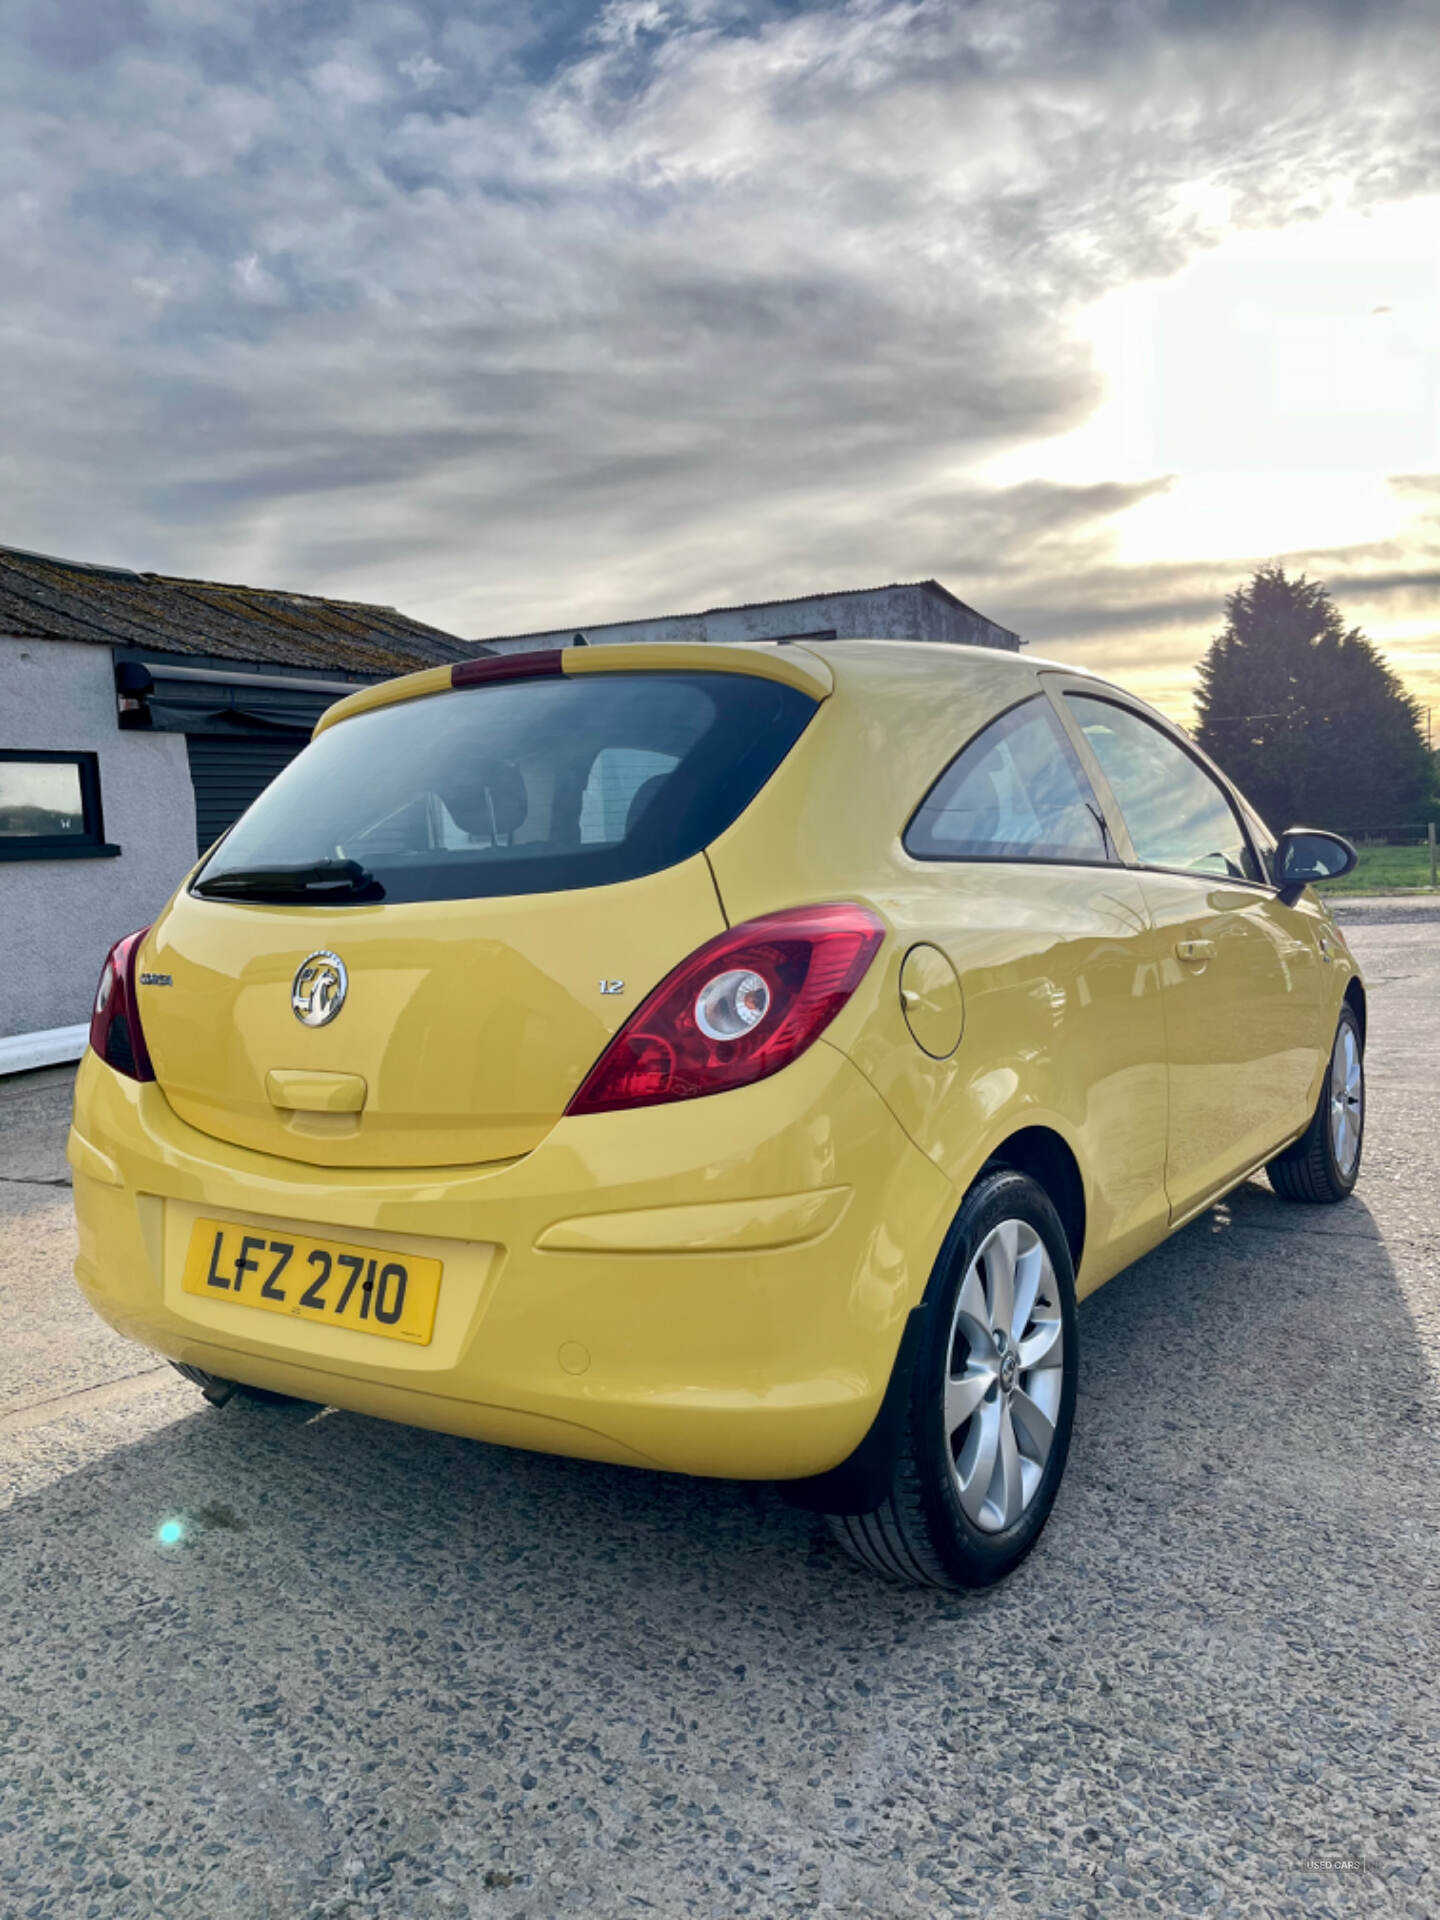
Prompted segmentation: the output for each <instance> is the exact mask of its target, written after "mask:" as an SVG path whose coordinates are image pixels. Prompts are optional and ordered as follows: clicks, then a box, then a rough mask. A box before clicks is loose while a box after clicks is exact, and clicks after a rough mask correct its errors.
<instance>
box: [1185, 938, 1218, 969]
mask: <svg viewBox="0 0 1440 1920" xmlns="http://www.w3.org/2000/svg"><path fill="white" fill-rule="evenodd" d="M1175 951H1176V953H1177V954H1178V955H1179V956H1180V958H1181V959H1182V960H1185V961H1188V962H1189V964H1190V965H1191V966H1192V967H1203V966H1204V964H1205V962H1206V961H1207V960H1213V959H1214V958H1215V942H1214V941H1213V940H1177V941H1176V942H1175Z"/></svg>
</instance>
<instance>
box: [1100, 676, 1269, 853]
mask: <svg viewBox="0 0 1440 1920" xmlns="http://www.w3.org/2000/svg"><path fill="white" fill-rule="evenodd" d="M1065 698H1066V699H1067V700H1068V701H1069V703H1070V710H1071V712H1072V713H1073V714H1074V716H1075V719H1076V720H1077V722H1078V723H1079V725H1080V729H1081V731H1082V732H1083V733H1084V735H1085V738H1086V739H1087V740H1088V741H1089V743H1090V746H1091V750H1092V751H1093V752H1094V755H1095V758H1096V759H1097V760H1098V761H1099V762H1100V770H1101V772H1102V773H1103V774H1104V775H1105V778H1106V779H1107V780H1108V781H1109V782H1110V786H1111V790H1112V791H1113V793H1114V795H1115V799H1116V801H1117V803H1118V804H1119V807H1120V811H1121V813H1122V814H1123V815H1124V816H1125V824H1126V826H1127V827H1128V828H1129V829H1130V838H1131V840H1133V841H1134V843H1135V851H1136V853H1137V854H1138V855H1139V857H1140V859H1141V860H1142V861H1143V862H1144V864H1145V865H1146V866H1147V867H1172V868H1178V869H1179V870H1180V871H1182V872H1188V873H1213V874H1223V875H1226V876H1228V877H1229V878H1230V879H1233V880H1258V879H1260V878H1261V874H1260V869H1259V868H1258V866H1257V865H1256V863H1255V856H1254V854H1253V853H1252V852H1251V851H1250V844H1249V842H1248V840H1247V839H1246V837H1245V832H1244V829H1243V828H1242V827H1241V825H1240V821H1239V819H1238V817H1237V816H1236V813H1235V809H1234V808H1233V807H1232V806H1231V804H1230V801H1229V799H1228V797H1227V796H1226V794H1225V793H1224V791H1223V790H1222V789H1221V788H1220V787H1218V786H1217V785H1216V784H1215V782H1214V780H1212V779H1211V777H1210V775H1209V774H1208V773H1206V771H1205V769H1204V768H1203V767H1202V766H1201V765H1200V764H1199V762H1198V761H1196V760H1192V759H1191V758H1190V756H1189V754H1188V753H1186V751H1185V749H1184V748H1183V747H1182V746H1180V745H1179V744H1178V743H1177V742H1176V741H1174V740H1172V739H1171V738H1170V736H1169V735H1168V734H1166V733H1162V732H1161V731H1160V729H1159V728H1158V727H1155V726H1152V725H1151V724H1150V722H1149V721H1148V720H1144V719H1142V718H1141V717H1140V715H1139V714H1138V713H1132V712H1131V711H1130V710H1129V708H1127V707H1119V706H1116V705H1115V704H1114V703H1113V702H1112V701H1109V700H1096V699H1093V698H1091V697H1090V696H1089V695H1087V694H1080V693H1070V694H1066V696H1065Z"/></svg>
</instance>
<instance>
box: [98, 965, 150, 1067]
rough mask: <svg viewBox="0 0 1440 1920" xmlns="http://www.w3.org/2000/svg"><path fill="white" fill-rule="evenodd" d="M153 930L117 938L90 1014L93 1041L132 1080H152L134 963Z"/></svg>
mask: <svg viewBox="0 0 1440 1920" xmlns="http://www.w3.org/2000/svg"><path fill="white" fill-rule="evenodd" d="M149 931H150V929H149V928H148V927H142V928H141V929H140V931H139V932H138V933H127V934H126V936H125V938H124V939H123V940H117V941H116V942H115V944H114V946H113V947H112V948H111V949H110V951H109V953H107V954H106V956H105V964H104V966H103V967H102V968H101V969H100V985H99V986H98V988H97V989H96V991H95V1010H94V1012H93V1013H92V1014H91V1015H90V1044H91V1046H92V1047H93V1048H94V1049H95V1051H96V1053H98V1054H99V1056H100V1058H101V1059H102V1060H103V1061H104V1062H105V1064H106V1065H107V1066H110V1067H114V1069H115V1071H116V1072H117V1073H123V1074H127V1075H128V1076H129V1077H130V1079H132V1080H153V1079H154V1078H155V1069H154V1068H153V1067H152V1066H151V1064H150V1050H149V1048H148V1047H147V1046H146V1045H145V1035H144V1034H143V1033H142V1031H141V1029H140V1009H139V1008H138V1007H137V1006H136V1004H135V964H136V960H137V958H138V956H139V952H140V943H141V941H142V940H143V939H144V938H145V936H146V934H147V933H148V932H149Z"/></svg>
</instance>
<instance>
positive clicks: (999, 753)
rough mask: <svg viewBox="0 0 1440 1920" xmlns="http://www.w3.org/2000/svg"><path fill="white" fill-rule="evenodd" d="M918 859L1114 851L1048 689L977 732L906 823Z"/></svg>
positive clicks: (1100, 857) (1107, 856) (909, 847)
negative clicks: (1058, 718)
mask: <svg viewBox="0 0 1440 1920" xmlns="http://www.w3.org/2000/svg"><path fill="white" fill-rule="evenodd" d="M904 846H905V851H906V852H907V853H908V854H910V855H912V857H913V858H915V859H916V860H977V859H979V860H1094V861H1107V860H1112V859H1113V858H1114V854H1113V853H1112V851H1111V849H1110V844H1109V840H1108V837H1107V835H1106V832H1105V824H1104V819H1103V817H1102V815H1101V812H1100V809H1099V807H1098V806H1097V805H1096V802H1095V797H1094V794H1093V793H1092V792H1091V789H1090V782H1089V781H1088V780H1087V779H1086V777H1085V770H1084V768H1083V767H1082V766H1081V765H1080V762H1079V760H1078V759H1077V758H1076V755H1075V750H1074V748H1073V747H1072V746H1071V745H1070V742H1069V740H1068V739H1067V738H1066V737H1065V729H1064V728H1063V727H1062V726H1061V725H1060V722H1059V721H1058V720H1057V719H1056V717H1055V714H1054V712H1053V711H1052V709H1051V706H1050V703H1049V701H1048V700H1047V699H1045V697H1044V695H1043V694H1042V695H1039V696H1037V697H1036V698H1035V699H1032V700H1027V701H1026V702H1025V703H1024V704H1023V705H1022V706H1019V707H1012V708H1011V710H1010V712H1009V713H1006V714H1002V715H1001V716H1000V718H999V719H998V720H995V721H992V722H991V724H990V725H989V726H988V727H986V728H985V729H984V731H983V732H981V733H978V734H976V736H975V738H974V739H973V740H972V741H971V742H970V744H969V746H968V747H965V748H963V749H962V751H961V752H960V753H959V754H957V756H956V757H955V759H953V760H952V761H951V762H950V765H949V766H948V767H947V768H946V769H945V771H944V773H942V774H941V776H940V778H939V779H938V780H937V781H936V782H935V784H934V786H933V787H932V788H931V789H930V791H929V793H927V794H926V796H925V798H924V800H923V801H922V802H921V803H920V805H919V807H917V809H916V810H915V815H914V818H913V819H912V820H911V822H910V824H909V826H908V827H907V828H906V829H905V838H904Z"/></svg>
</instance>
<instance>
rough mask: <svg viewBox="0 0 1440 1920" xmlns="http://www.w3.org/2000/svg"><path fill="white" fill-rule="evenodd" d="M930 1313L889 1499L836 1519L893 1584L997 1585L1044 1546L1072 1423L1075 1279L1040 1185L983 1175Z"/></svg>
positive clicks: (842, 1536) (850, 1547) (1005, 1174)
mask: <svg viewBox="0 0 1440 1920" xmlns="http://www.w3.org/2000/svg"><path fill="white" fill-rule="evenodd" d="M924 1311H925V1322H924V1326H923V1331H922V1335H921V1338H920V1342H919V1346H918V1349H917V1351H916V1356H915V1363H914V1367H913V1370H912V1373H911V1379H910V1388H909V1405H908V1408H907V1411H906V1418H905V1420H904V1422H903V1425H902V1435H901V1439H900V1444H899V1446H898V1448H897V1450H896V1456H895V1463H894V1469H893V1472H892V1474H891V1480H890V1486H889V1490H888V1492H887V1494H886V1496H885V1498H884V1499H883V1500H882V1502H881V1503H880V1505H879V1506H878V1507H876V1509H875V1510H874V1511H873V1512H871V1513H866V1514H859V1515H848V1514H847V1515H838V1514H834V1515H830V1516H828V1521H827V1523H828V1525H829V1527H830V1531H831V1534H832V1535H833V1537H834V1538H835V1539H836V1540H837V1541H838V1542H839V1543H840V1545H841V1546H843V1547H844V1548H845V1550H846V1551H847V1552H848V1553H849V1554H851V1555H852V1556H853V1557H854V1558H855V1559H857V1560H859V1561H861V1562H863V1564H864V1565H865V1566H867V1567H870V1568H871V1569H873V1571H875V1572H876V1573H881V1574H885V1575H887V1576H888V1577H889V1578H891V1579H894V1580H905V1581H910V1582H912V1583H915V1584H919V1585H924V1586H933V1587H949V1588H959V1589H964V1588H974V1587H988V1586H992V1585H993V1584H994V1583H995V1581H997V1580H1003V1579H1004V1577H1005V1575H1006V1574H1008V1573H1010V1572H1011V1571H1012V1570H1013V1569H1014V1568H1015V1567H1016V1566H1018V1565H1019V1563H1020V1562H1021V1561H1022V1560H1023V1559H1024V1558H1025V1555H1026V1554H1027V1553H1028V1552H1029V1551H1030V1549H1031V1548H1032V1547H1033V1546H1034V1544H1035V1542H1036V1540H1037V1539H1038V1538H1039V1537H1040V1532H1041V1529H1042V1528H1043V1527H1044V1525H1045V1522H1046V1520H1047V1519H1048V1517H1049V1514H1050V1509H1051V1507H1052V1506H1053V1505H1054V1503H1055V1495H1056V1492H1057V1490H1058V1488H1059V1485H1060V1478H1061V1475H1062V1474H1063V1473H1064V1471H1065V1459H1066V1455H1067V1454H1068V1453H1069V1450H1070V1429H1071V1427H1072V1425H1073V1424H1074V1419H1075V1387H1076V1380H1077V1377H1078V1362H1079V1353H1078V1346H1077V1337H1076V1314H1075V1274H1074V1268H1073V1265H1072V1263H1071V1259H1070V1248H1069V1244H1068V1242H1067V1241H1066V1238H1065V1230H1064V1228H1063V1227H1062V1226H1061V1224H1060V1218H1059V1215H1058V1214H1057V1213H1056V1211H1055V1209H1054V1207H1053V1206H1052V1205H1051V1203H1050V1200H1049V1199H1048V1197H1047V1196H1046V1194H1045V1192H1044V1189H1043V1188H1041V1187H1040V1186H1038V1185H1037V1184H1036V1183H1035V1181H1033V1180H1031V1179H1030V1178H1029V1177H1028V1176H1027V1175H1025V1174H1022V1173H1015V1172H1012V1171H1010V1170H1009V1169H1007V1168H998V1169H993V1170H991V1171H990V1172H988V1173H984V1174H982V1175H981V1176H980V1178H979V1179H978V1180H977V1181H976V1183H975V1185H974V1186H973V1187H972V1188H971V1189H970V1192H969V1194H968V1195H967V1196H966V1199H965V1204H964V1205H963V1206H962V1207H961V1209H960V1213H959V1215H958V1217H957V1219H956V1222H955V1226H954V1229H953V1230H952V1233H951V1235H950V1239H949V1242H948V1243H947V1252H946V1254H945V1255H944V1256H943V1265H942V1267H941V1268H939V1269H937V1272H936V1274H935V1277H934V1279H933V1280H932V1282H931V1287H930V1295H929V1297H928V1299H927V1301H926V1305H925V1309H924Z"/></svg>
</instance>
